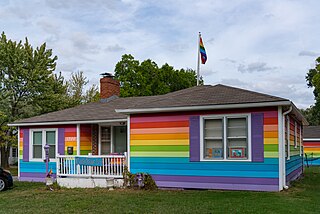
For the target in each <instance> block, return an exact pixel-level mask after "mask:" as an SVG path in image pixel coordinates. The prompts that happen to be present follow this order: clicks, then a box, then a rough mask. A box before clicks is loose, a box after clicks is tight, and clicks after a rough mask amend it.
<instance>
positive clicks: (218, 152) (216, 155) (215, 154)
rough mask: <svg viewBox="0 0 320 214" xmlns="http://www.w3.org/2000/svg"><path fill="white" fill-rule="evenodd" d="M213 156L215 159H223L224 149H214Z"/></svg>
mask: <svg viewBox="0 0 320 214" xmlns="http://www.w3.org/2000/svg"><path fill="white" fill-rule="evenodd" d="M212 150H213V151H212V156H213V157H214V158H222V149H212Z"/></svg>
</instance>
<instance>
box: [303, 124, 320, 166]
mask: <svg viewBox="0 0 320 214" xmlns="http://www.w3.org/2000/svg"><path fill="white" fill-rule="evenodd" d="M303 146H304V153H305V164H306V165H307V164H308V165H311V166H320V126H305V127H304V129H303Z"/></svg>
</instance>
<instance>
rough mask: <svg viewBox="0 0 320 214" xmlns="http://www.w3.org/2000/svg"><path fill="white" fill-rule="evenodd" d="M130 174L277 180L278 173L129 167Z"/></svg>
mask: <svg viewBox="0 0 320 214" xmlns="http://www.w3.org/2000/svg"><path fill="white" fill-rule="evenodd" d="M130 171H131V173H138V172H144V173H149V174H152V175H183V176H226V177H254V178H278V174H279V173H278V172H269V171H264V172H261V171H260V172H258V171H257V172H250V171H249V172H248V171H207V170H205V169H204V170H184V169H174V170H167V169H141V168H139V169H136V168H134V167H133V166H132V167H131V170H130Z"/></svg>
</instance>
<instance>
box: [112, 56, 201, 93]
mask: <svg viewBox="0 0 320 214" xmlns="http://www.w3.org/2000/svg"><path fill="white" fill-rule="evenodd" d="M115 77H116V79H118V80H119V81H120V84H121V88H120V96H122V97H130V96H150V95H160V94H166V93H168V92H173V91H177V90H181V89H185V88H189V87H192V86H195V85H196V84H197V75H196V72H195V71H194V70H192V69H186V70H185V69H180V70H175V69H174V68H173V67H172V66H170V65H168V64H167V63H166V64H164V65H162V66H161V67H158V65H157V64H156V63H155V62H154V61H152V60H150V59H147V60H145V61H143V62H142V63H140V62H139V61H138V60H135V59H134V57H133V56H132V55H130V54H125V55H123V56H122V59H121V61H119V62H118V63H117V64H116V67H115ZM200 84H203V80H202V77H201V79H200Z"/></svg>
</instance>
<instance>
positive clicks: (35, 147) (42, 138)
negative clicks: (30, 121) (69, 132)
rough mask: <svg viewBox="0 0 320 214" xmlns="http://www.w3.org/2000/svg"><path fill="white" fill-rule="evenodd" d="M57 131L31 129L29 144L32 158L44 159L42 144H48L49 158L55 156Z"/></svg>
mask: <svg viewBox="0 0 320 214" xmlns="http://www.w3.org/2000/svg"><path fill="white" fill-rule="evenodd" d="M56 134H57V131H56V130H52V129H50V130H31V141H30V142H31V144H30V154H31V158H32V159H41V160H42V159H44V158H45V151H44V146H45V145H46V144H48V145H49V146H50V148H49V158H55V157H56V145H57V136H56Z"/></svg>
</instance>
